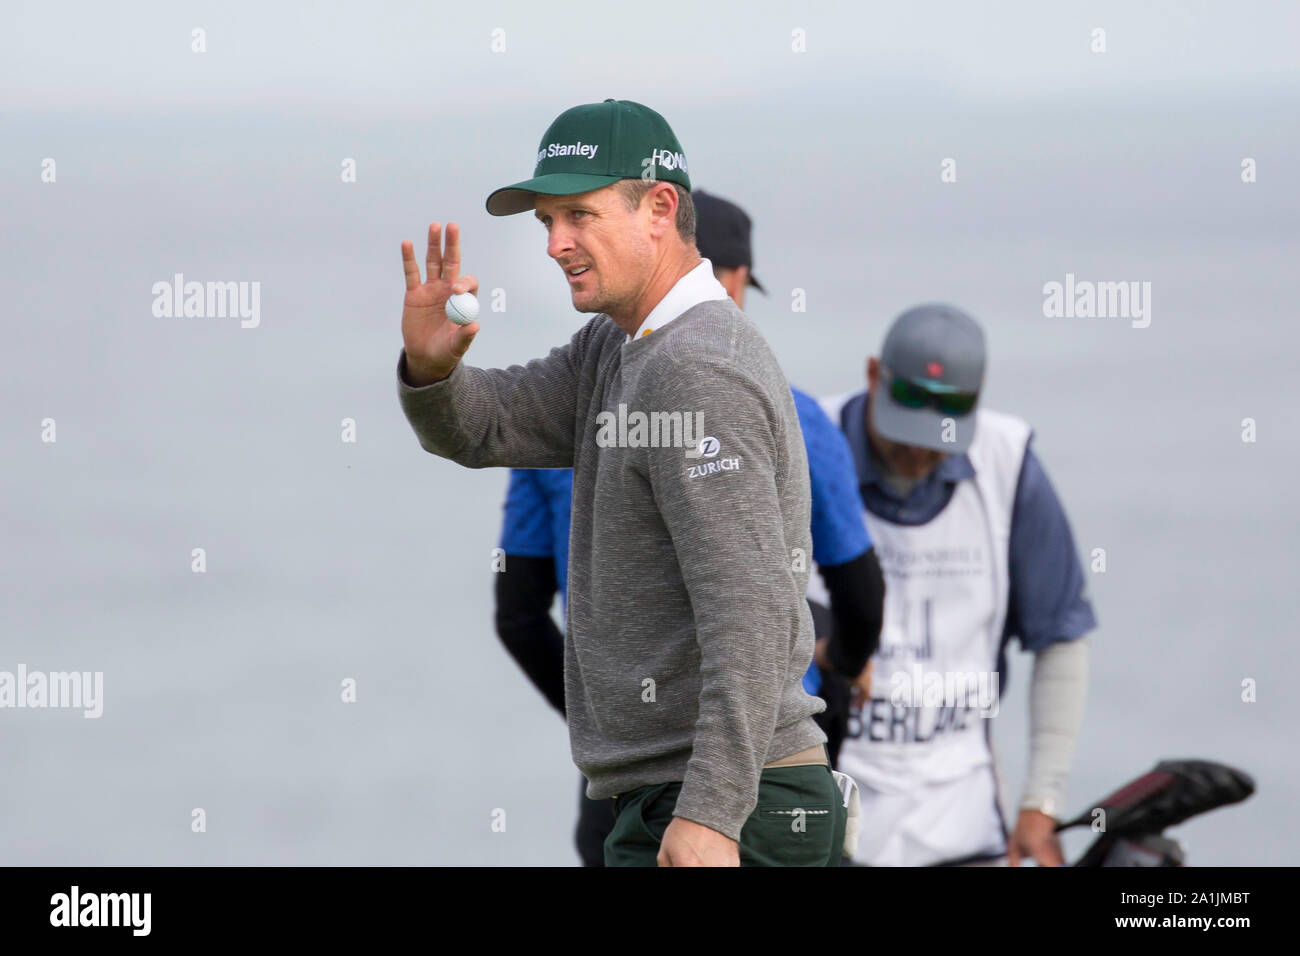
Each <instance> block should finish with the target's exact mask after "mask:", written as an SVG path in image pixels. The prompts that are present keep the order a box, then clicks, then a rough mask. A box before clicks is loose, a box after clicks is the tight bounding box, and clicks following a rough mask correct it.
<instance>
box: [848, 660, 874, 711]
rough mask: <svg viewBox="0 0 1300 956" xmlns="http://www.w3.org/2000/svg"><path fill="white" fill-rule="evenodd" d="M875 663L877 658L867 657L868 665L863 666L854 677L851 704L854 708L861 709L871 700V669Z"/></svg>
mask: <svg viewBox="0 0 1300 956" xmlns="http://www.w3.org/2000/svg"><path fill="white" fill-rule="evenodd" d="M874 665H875V658H867V666H866V667H864V668H862V673H861V674H859V675H858V676H857V677H855V678H853V686H852V690H851V695H850V698H849V706H850V707H851V708H853V709H854V710H857V711H861V710H862V709H863V708H864V707H866V706H867V703H868V702H869V701H870V700H871V669H872V667H873V666H874Z"/></svg>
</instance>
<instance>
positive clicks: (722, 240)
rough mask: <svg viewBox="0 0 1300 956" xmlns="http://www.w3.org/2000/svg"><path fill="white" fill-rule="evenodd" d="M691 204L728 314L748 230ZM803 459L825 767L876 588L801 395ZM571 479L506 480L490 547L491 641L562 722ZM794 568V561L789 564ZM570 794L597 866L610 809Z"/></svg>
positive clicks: (832, 449)
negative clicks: (495, 551) (558, 612)
mask: <svg viewBox="0 0 1300 956" xmlns="http://www.w3.org/2000/svg"><path fill="white" fill-rule="evenodd" d="M692 199H693V201H694V204H695V209H696V215H697V221H696V245H697V246H698V248H699V251H700V255H701V256H702V257H703V258H705V259H708V260H709V261H710V263H711V264H712V265H713V272H714V275H715V276H716V277H717V278H718V281H719V282H720V283H721V284H722V286H723V288H724V289H726V291H727V294H728V295H730V296H731V298H732V299H733V300H734V301H735V302H736V304H737V305H738V306H740V307H741V308H744V298H745V290H746V289H747V288H748V287H749V286H754V287H755V288H757V289H758V290H759V291H763V287H762V285H760V284H759V282H758V280H757V279H755V278H754V277H753V275H752V273H751V268H752V254H751V251H750V241H749V236H750V221H749V217H748V216H747V215H746V214H745V212H744V211H743V210H741V209H740V207H738V206H736V205H735V204H733V203H730V202H728V201H727V200H725V199H721V198H718V197H716V196H713V195H711V194H709V193H705V192H703V191H702V190H696V191H695V192H694V193H693V194H692ZM791 393H792V395H793V397H794V403H795V409H796V411H797V412H798V416H799V426H800V428H801V429H802V431H803V437H804V444H805V447H806V449H807V456H808V469H809V478H810V490H811V497H812V512H811V525H812V527H811V531H812V541H813V553H812V555H810V556H808V555H805V556H804V557H803V560H805V561H807V560H811V561H812V562H814V563H815V564H816V566H817V569H818V571H819V572H820V577H821V581H822V582H823V583H822V585H821V587H822V588H824V591H825V593H826V595H827V597H826V599H825V601H824V602H817V601H810V602H809V603H810V605H811V611H812V615H813V622H814V628H815V632H816V635H817V638H818V640H817V653H816V658H815V659H814V661H813V662H812V663H810V664H809V667H808V671H807V672H806V673H805V675H804V689H805V690H806V691H807V692H808V693H810V694H814V695H819V696H821V697H822V699H823V700H825V701H826V704H827V707H826V710H825V711H824V712H823V713H821V714H818V715H815V719H816V720H817V721H818V724H819V725H820V726H821V727H822V729H823V730H824V731H825V732H826V735H827V738H828V743H827V750H828V755H829V757H830V760H831V763H832V765H834V764H835V762H836V759H837V757H838V754H839V748H840V744H841V742H842V741H843V739H844V737H845V735H846V733H847V732H848V727H849V702H850V699H851V688H852V687H853V686H856V685H857V684H861V685H863V686H865V685H866V684H867V682H869V679H870V677H869V674H868V673H867V671H868V670H869V666H870V665H869V661H870V658H871V654H872V652H873V651H874V650H875V648H876V642H877V641H878V639H879V634H880V624H881V619H882V614H883V601H884V583H883V578H882V575H881V571H880V565H879V562H878V561H877V560H876V556H875V552H874V550H873V549H872V547H871V539H870V537H869V536H868V533H867V528H866V524H865V522H864V520H863V516H862V511H861V507H860V505H859V502H858V490H857V478H856V475H855V473H854V465H853V456H852V453H851V452H850V450H849V445H848V442H847V441H846V439H845V437H844V435H843V433H842V432H841V431H840V429H839V428H838V426H837V425H836V424H835V423H834V422H833V421H831V419H830V418H829V417H828V416H827V415H826V413H825V412H824V411H823V410H822V409H821V407H820V405H819V404H818V403H817V400H816V399H814V398H812V397H811V396H809V395H807V394H805V393H803V392H801V391H799V390H798V389H794V388H792V389H791ZM572 489H573V473H572V471H571V470H569V469H513V470H512V471H511V473H510V485H509V489H508V490H507V492H506V502H505V516H504V522H503V527H502V531H501V539H500V545H499V546H500V548H501V550H502V551H503V552H504V553H505V573H502V574H498V575H497V578H496V584H495V594H494V596H495V601H496V614H495V623H496V630H497V634H498V636H499V637H500V639H501V642H502V644H503V645H504V646H505V648H506V650H507V651H508V652H509V653H510V655H511V656H512V657H513V658H514V659H515V661H516V662H518V664H519V666H520V667H521V668H522V669H523V671H524V673H525V674H527V676H528V678H529V680H531V681H532V682H533V684H534V686H535V687H536V688H537V689H538V691H540V692H541V693H542V695H543V696H544V697H545V698H546V699H547V701H549V702H550V704H551V705H552V706H553V707H555V708H556V710H558V711H559V712H560V713H561V714H563V713H564V658H563V654H564V644H563V636H562V634H561V632H560V629H559V628H558V627H557V626H556V624H555V621H554V620H553V619H552V618H551V616H550V610H551V605H552V603H553V600H554V597H555V594H556V592H557V591H558V592H559V594H560V597H561V601H562V602H564V601H566V600H567V597H566V592H567V581H566V576H567V566H568V547H569V512H570V502H571V496H572ZM796 560H797V558H796ZM582 783H583V786H582V787H581V789H580V791H579V793H580V796H579V801H580V802H579V816H578V826H577V829H576V832H575V839H576V843H577V846H578V854H579V857H580V858H581V859H582V861H583V863H584V865H587V866H602V865H604V851H603V844H604V840H605V836H606V835H607V834H608V833H609V831H610V829H611V828H612V825H613V818H614V813H613V807H612V803H613V801H611V800H592V799H590V798H588V797H587V796H586V792H585V782H582Z"/></svg>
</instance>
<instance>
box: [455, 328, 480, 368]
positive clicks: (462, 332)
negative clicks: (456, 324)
mask: <svg viewBox="0 0 1300 956" xmlns="http://www.w3.org/2000/svg"><path fill="white" fill-rule="evenodd" d="M478 330H479V324H478V323H477V322H471V323H470V324H469V325H462V326H461V327H460V328H458V329H457V330H456V336H455V338H453V339H452V340H451V354H452V356H453V357H454V358H455V359H456V360H457V361H460V360H461V359H462V358H464V356H465V353H466V352H468V351H469V347H470V345H472V344H473V342H474V336H476V335H478Z"/></svg>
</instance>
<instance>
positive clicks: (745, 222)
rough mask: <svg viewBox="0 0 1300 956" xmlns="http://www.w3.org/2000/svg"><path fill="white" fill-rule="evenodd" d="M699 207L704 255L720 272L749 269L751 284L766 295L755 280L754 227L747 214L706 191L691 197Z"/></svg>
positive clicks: (697, 229) (699, 242) (697, 224)
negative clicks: (751, 233)
mask: <svg viewBox="0 0 1300 956" xmlns="http://www.w3.org/2000/svg"><path fill="white" fill-rule="evenodd" d="M691 200H692V201H693V202H694V203H695V245H696V247H697V248H698V249H699V250H700V255H701V256H703V257H704V258H705V259H708V260H709V261H710V262H711V263H713V264H714V265H715V266H717V267H718V268H719V269H737V268H739V267H740V266H747V267H748V268H749V270H750V271H749V284H750V285H752V286H753V287H754V288H755V289H757V290H758V291H759V292H762V293H763V294H764V295H766V294H767V290H766V289H764V288H763V287H762V286H761V285H760V284H759V282H758V280H757V279H755V278H754V254H753V252H752V251H751V250H750V248H749V230H750V226H751V223H750V221H749V216H748V215H746V213H745V210H743V209H741V208H740V207H739V206H737V205H736V204H735V203H734V202H727V200H725V199H720V198H719V197H717V196H713V195H710V194H709V193H706V192H705V191H704V190H702V189H697V190H695V191H694V192H693V193H691Z"/></svg>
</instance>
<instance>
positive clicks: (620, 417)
mask: <svg viewBox="0 0 1300 956" xmlns="http://www.w3.org/2000/svg"><path fill="white" fill-rule="evenodd" d="M703 437H704V413H703V412H695V413H694V415H692V413H691V412H650V413H649V414H648V415H647V414H646V413H645V412H629V411H628V410H627V405H626V404H624V403H623V402H619V405H618V414H617V415H615V414H614V413H613V412H601V413H599V414H598V415H597V416H596V445H597V446H598V447H600V448H690V449H694V448H695V446H696V444H697V443H698V442H699V441H700V439H701V438H703ZM688 454H689V452H688Z"/></svg>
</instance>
